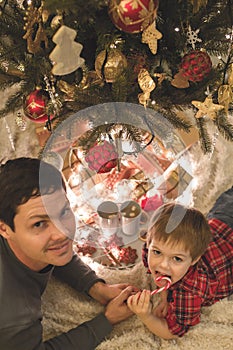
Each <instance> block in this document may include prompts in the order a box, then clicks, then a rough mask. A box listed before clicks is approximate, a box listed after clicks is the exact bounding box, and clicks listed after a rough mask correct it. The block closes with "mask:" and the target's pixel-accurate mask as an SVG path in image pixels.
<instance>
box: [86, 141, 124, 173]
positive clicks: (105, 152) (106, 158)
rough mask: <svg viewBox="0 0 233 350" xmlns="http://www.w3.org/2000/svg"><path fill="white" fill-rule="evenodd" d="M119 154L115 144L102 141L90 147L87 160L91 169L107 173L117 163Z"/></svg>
mask: <svg viewBox="0 0 233 350" xmlns="http://www.w3.org/2000/svg"><path fill="white" fill-rule="evenodd" d="M117 159H118V154H117V152H116V148H115V146H114V145H113V144H112V143H110V142H107V141H103V142H100V143H98V144H96V145H95V146H93V147H92V148H90V150H89V152H88V153H87V155H86V156H85V161H86V162H87V163H88V166H89V168H90V169H91V170H95V171H96V172H97V173H107V172H109V171H110V170H111V169H112V168H115V166H116V165H117Z"/></svg>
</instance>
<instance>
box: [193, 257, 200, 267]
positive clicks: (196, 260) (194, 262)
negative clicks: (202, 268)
mask: <svg viewBox="0 0 233 350" xmlns="http://www.w3.org/2000/svg"><path fill="white" fill-rule="evenodd" d="M200 258H201V255H200V256H198V257H197V258H196V259H195V260H193V261H192V263H191V265H192V266H193V265H195V264H196V263H197V262H198V260H199V259H200Z"/></svg>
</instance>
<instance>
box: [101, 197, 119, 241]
mask: <svg viewBox="0 0 233 350" xmlns="http://www.w3.org/2000/svg"><path fill="white" fill-rule="evenodd" d="M97 213H98V215H99V226H100V228H101V230H102V232H103V235H104V236H105V237H110V236H111V235H113V234H115V233H117V231H118V228H119V212H118V206H117V204H116V203H114V202H112V201H104V202H102V203H100V204H99V206H98V208H97Z"/></svg>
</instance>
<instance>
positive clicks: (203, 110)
mask: <svg viewBox="0 0 233 350" xmlns="http://www.w3.org/2000/svg"><path fill="white" fill-rule="evenodd" d="M192 104H193V105H194V106H195V107H196V108H197V109H198V112H197V113H196V115H195V117H196V118H197V119H199V118H202V117H204V116H205V115H207V116H208V117H209V118H210V119H212V120H215V119H216V118H217V113H218V112H219V111H221V110H222V109H224V106H222V105H218V104H216V103H213V100H212V97H211V96H207V97H206V99H205V101H204V102H201V101H192Z"/></svg>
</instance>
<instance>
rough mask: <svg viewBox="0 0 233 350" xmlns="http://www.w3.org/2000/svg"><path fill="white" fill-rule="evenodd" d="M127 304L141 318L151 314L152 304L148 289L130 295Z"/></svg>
mask: <svg viewBox="0 0 233 350" xmlns="http://www.w3.org/2000/svg"><path fill="white" fill-rule="evenodd" d="M127 305H128V307H129V308H130V310H131V311H133V312H134V313H135V314H136V315H137V316H138V317H140V318H141V319H143V318H145V317H147V316H148V315H150V314H151V311H152V306H151V302H150V291H149V290H143V291H142V292H138V293H137V294H135V295H131V296H130V297H129V298H128V300H127Z"/></svg>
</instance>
